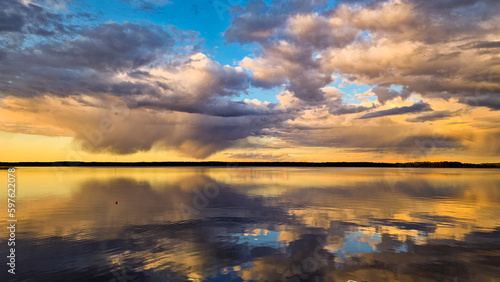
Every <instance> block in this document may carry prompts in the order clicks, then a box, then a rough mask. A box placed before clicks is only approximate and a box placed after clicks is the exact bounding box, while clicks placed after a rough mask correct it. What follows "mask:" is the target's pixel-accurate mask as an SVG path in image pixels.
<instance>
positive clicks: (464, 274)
mask: <svg viewBox="0 0 500 282" xmlns="http://www.w3.org/2000/svg"><path fill="white" fill-rule="evenodd" d="M6 173H7V172H6V171H2V174H3V175H4V177H3V178H4V179H2V185H3V186H4V187H6V186H7V185H6V180H5V178H7V177H6ZM16 178H17V197H16V201H17V207H16V212H17V219H18V220H19V221H18V223H17V229H16V233H17V234H16V248H17V249H16V257H17V261H16V275H15V276H14V277H15V278H16V280H18V281H90V280H93V281H348V280H354V281H500V170H494V169H490V170H481V169H427V168H420V169H398V168H116V169H115V168H75V169H68V168H65V169H60V168H19V169H18V170H17V171H16ZM5 190H6V189H5ZM3 194H5V195H0V201H2V202H3V203H5V202H6V197H7V195H6V193H3ZM116 202H118V204H116ZM2 206H4V205H2ZM0 219H2V221H3V222H4V224H5V222H6V219H7V212H6V211H5V212H3V211H2V212H1V214H0ZM5 225H6V224H5ZM2 229H3V230H2V233H0V235H1V236H2V237H1V238H0V255H1V257H2V258H3V259H2V262H3V263H2V265H3V267H2V273H1V275H0V279H1V280H2V281H7V279H8V278H12V276H11V275H8V273H7V267H6V266H5V257H6V256H7V255H8V254H7V250H8V247H7V242H6V240H5V239H6V238H8V236H9V234H8V233H7V232H6V231H5V228H2Z"/></svg>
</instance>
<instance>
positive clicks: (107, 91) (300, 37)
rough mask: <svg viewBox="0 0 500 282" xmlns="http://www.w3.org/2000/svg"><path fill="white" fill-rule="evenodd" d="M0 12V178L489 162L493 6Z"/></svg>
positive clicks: (497, 12)
mask: <svg viewBox="0 0 500 282" xmlns="http://www.w3.org/2000/svg"><path fill="white" fill-rule="evenodd" d="M0 5H1V6H3V7H2V9H1V11H0V142H1V143H0V146H1V148H2V149H1V152H2V153H1V156H0V161H63V160H66V161H200V160H207V161H214V160H217V161H233V162H239V161H310V162H311V161H314V162H325V161H370V162H396V161H397V162H412V161H462V162H473V163H481V162H499V156H500V128H499V126H498V124H500V112H499V110H500V56H499V55H500V2H499V1H496V0H456V1H452V0H443V1H423V0H388V1H383V0H380V1H378V0H373V1H370V0H366V1H361V0H360V1H355V0H350V1H325V0H311V1H302V0H289V1H279V0H272V1H262V0H251V1H246V0H234V1H231V0H213V1H194V0H183V1H178V0H109V1H96V0H81V1H77V0H3V1H2V4H0Z"/></svg>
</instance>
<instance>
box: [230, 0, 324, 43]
mask: <svg viewBox="0 0 500 282" xmlns="http://www.w3.org/2000/svg"><path fill="white" fill-rule="evenodd" d="M327 3H328V1H327V0H320V1H302V0H291V1H282V0H279V1H273V2H272V3H271V5H267V4H266V3H265V2H264V1H262V0H252V1H250V2H249V3H248V4H247V5H246V6H245V7H239V6H235V7H233V9H232V14H233V18H232V19H231V26H230V27H229V28H228V29H227V30H226V32H225V34H224V37H225V39H226V40H227V41H228V42H239V43H242V44H245V43H250V42H255V41H257V42H264V41H266V40H268V39H269V38H270V37H272V35H273V34H274V32H275V31H276V30H277V29H278V28H279V27H281V26H283V25H284V24H285V23H286V20H287V16H289V15H294V14H297V13H301V12H304V11H312V10H315V9H319V8H321V7H324V6H325V5H326V4H327Z"/></svg>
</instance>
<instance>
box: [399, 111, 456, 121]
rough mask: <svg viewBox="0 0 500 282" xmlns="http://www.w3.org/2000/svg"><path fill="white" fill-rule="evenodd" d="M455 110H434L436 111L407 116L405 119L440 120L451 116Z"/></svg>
mask: <svg viewBox="0 0 500 282" xmlns="http://www.w3.org/2000/svg"><path fill="white" fill-rule="evenodd" d="M456 114H457V112H451V111H436V112H431V113H428V114H423V115H420V116H417V117H412V118H407V119H406V121H408V122H426V121H434V120H441V119H446V118H449V117H452V116H454V115H456Z"/></svg>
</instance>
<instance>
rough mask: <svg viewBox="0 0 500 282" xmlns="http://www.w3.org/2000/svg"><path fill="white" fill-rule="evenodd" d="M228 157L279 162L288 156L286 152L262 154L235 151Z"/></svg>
mask: <svg viewBox="0 0 500 282" xmlns="http://www.w3.org/2000/svg"><path fill="white" fill-rule="evenodd" d="M229 158H231V159H243V160H248V159H251V160H255V161H273V162H279V161H285V160H287V159H288V158H289V156H288V154H285V153H282V154H273V153H270V154H263V153H237V154H230V155H229Z"/></svg>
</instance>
